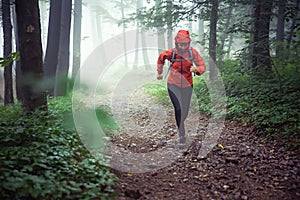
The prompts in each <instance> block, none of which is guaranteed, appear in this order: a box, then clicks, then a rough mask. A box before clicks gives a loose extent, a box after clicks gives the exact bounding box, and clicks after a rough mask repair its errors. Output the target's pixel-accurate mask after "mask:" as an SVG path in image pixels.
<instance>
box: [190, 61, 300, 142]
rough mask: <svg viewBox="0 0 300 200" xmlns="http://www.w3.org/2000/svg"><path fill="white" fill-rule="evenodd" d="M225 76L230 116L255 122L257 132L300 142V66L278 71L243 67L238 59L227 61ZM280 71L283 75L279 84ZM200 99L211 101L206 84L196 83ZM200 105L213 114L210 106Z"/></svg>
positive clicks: (249, 122) (234, 118)
mask: <svg viewBox="0 0 300 200" xmlns="http://www.w3.org/2000/svg"><path fill="white" fill-rule="evenodd" d="M223 66H224V67H223V71H222V78H223V81H224V84H225V88H226V96H227V108H228V110H227V118H228V119H233V120H237V121H240V122H242V123H244V124H247V125H253V126H254V127H255V129H256V132H257V133H262V134H266V135H268V137H273V138H274V137H276V138H279V139H287V140H289V141H291V143H292V144H294V145H300V143H299V142H300V138H299V134H298V133H299V131H300V121H299V113H300V104H299V90H300V88H299V83H300V75H299V69H298V68H297V67H295V65H287V66H286V67H285V68H282V69H277V70H278V72H277V73H276V72H268V73H266V72H261V71H255V72H253V71H251V70H245V69H241V67H240V66H239V65H238V63H236V62H235V61H232V60H228V61H226V62H224V63H223ZM278 74H280V76H281V79H280V81H281V83H280V84H279V79H278ZM195 88H196V91H197V96H198V98H199V101H202V102H204V104H205V103H207V104H208V105H209V101H208V95H209V94H208V93H207V90H206V89H205V87H204V83H203V82H200V83H198V84H197V85H196V87H195ZM208 105H207V106H203V107H200V109H202V110H203V111H205V112H206V113H208V114H209V113H210V112H209V109H208V107H209V106H208Z"/></svg>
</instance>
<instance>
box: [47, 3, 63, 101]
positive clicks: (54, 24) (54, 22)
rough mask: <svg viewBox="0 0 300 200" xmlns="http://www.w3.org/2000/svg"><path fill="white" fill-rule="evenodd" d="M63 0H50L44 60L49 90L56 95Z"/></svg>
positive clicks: (51, 94)
mask: <svg viewBox="0 0 300 200" xmlns="http://www.w3.org/2000/svg"><path fill="white" fill-rule="evenodd" d="M62 2H63V1H56V0H50V14H49V25H48V38H47V48H46V55H45V60H44V68H45V77H46V83H47V90H48V94H49V95H50V96H53V95H54V86H55V75H56V67H57V63H58V49H59V41H60V21H61V7H62Z"/></svg>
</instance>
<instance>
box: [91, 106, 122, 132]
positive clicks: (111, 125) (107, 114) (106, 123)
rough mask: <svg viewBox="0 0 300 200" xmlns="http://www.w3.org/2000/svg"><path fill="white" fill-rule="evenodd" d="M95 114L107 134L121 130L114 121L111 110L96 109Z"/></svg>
mask: <svg viewBox="0 0 300 200" xmlns="http://www.w3.org/2000/svg"><path fill="white" fill-rule="evenodd" d="M95 112H96V116H97V119H98V121H99V124H100V126H101V128H102V129H103V131H104V132H105V133H109V132H111V131H113V130H118V129H119V125H118V124H117V123H116V121H115V120H114V119H113V116H112V114H111V111H110V109H109V108H107V107H104V106H101V107H98V108H96V110H95Z"/></svg>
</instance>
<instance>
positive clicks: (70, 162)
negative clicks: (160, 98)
mask: <svg viewBox="0 0 300 200" xmlns="http://www.w3.org/2000/svg"><path fill="white" fill-rule="evenodd" d="M0 112H1V113H2V114H1V118H0V124H1V128H0V132H1V134H0V145H1V150H0V171H1V176H0V182H1V186H0V196H1V197H2V198H1V199H93V198H96V199H111V198H112V197H113V196H114V195H115V192H114V190H113V187H114V185H115V184H116V182H117V179H116V177H115V176H114V175H113V174H112V173H110V172H109V169H108V168H107V167H106V166H104V165H103V164H102V163H100V162H98V161H97V160H95V159H94V158H93V157H92V156H91V155H90V154H89V152H88V151H87V150H86V149H85V147H84V146H83V144H82V143H81V141H80V138H79V137H78V135H77V133H76V131H75V129H74V126H68V127H66V126H64V124H65V123H63V119H64V117H66V116H70V113H71V100H70V98H62V97H60V98H54V99H52V100H49V111H48V113H45V112H41V111H38V112H36V113H33V114H32V115H29V116H23V115H22V113H21V107H20V105H12V106H6V107H3V106H1V107H0Z"/></svg>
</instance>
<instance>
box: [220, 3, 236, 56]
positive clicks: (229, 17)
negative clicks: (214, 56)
mask: <svg viewBox="0 0 300 200" xmlns="http://www.w3.org/2000/svg"><path fill="white" fill-rule="evenodd" d="M232 11H233V6H230V7H229V8H228V11H227V14H226V17H225V18H226V23H225V27H224V29H222V35H221V37H220V51H221V53H220V59H221V60H222V59H223V55H224V53H225V52H224V46H225V40H226V38H227V37H228V29H229V25H230V22H231V20H232Z"/></svg>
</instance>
